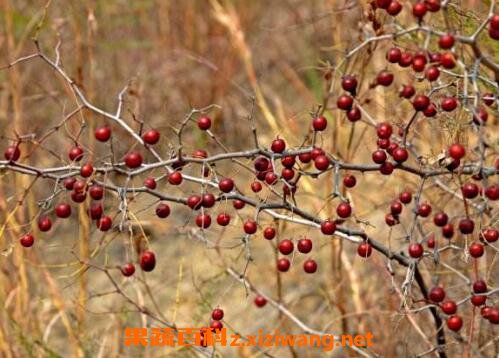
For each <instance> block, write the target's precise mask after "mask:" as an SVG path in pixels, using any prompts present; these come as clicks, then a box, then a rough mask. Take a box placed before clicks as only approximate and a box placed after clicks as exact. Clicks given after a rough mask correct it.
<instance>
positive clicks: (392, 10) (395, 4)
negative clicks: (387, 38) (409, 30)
mask: <svg viewBox="0 0 499 358" xmlns="http://www.w3.org/2000/svg"><path fill="white" fill-rule="evenodd" d="M401 11H402V4H401V3H400V2H399V1H397V0H392V1H391V2H390V5H389V6H388V8H387V9H386V12H387V13H388V14H389V15H391V16H397V15H398V14H400V12H401Z"/></svg>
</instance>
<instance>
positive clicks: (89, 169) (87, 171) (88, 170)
mask: <svg viewBox="0 0 499 358" xmlns="http://www.w3.org/2000/svg"><path fill="white" fill-rule="evenodd" d="M93 172H94V167H93V166H92V164H90V163H87V164H85V165H83V166H82V167H81V168H80V175H81V176H82V177H84V178H88V177H89V176H91V175H92V173H93Z"/></svg>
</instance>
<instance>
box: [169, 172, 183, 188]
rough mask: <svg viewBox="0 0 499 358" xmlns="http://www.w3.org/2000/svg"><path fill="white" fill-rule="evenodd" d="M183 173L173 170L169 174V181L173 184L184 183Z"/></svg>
mask: <svg viewBox="0 0 499 358" xmlns="http://www.w3.org/2000/svg"><path fill="white" fill-rule="evenodd" d="M182 180H183V178H182V173H181V172H173V173H170V174H169V175H168V183H170V184H171V185H180V183H182Z"/></svg>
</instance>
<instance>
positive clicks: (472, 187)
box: [461, 182, 478, 199]
mask: <svg viewBox="0 0 499 358" xmlns="http://www.w3.org/2000/svg"><path fill="white" fill-rule="evenodd" d="M461 192H462V193H463V196H464V197H465V198H467V199H473V198H476V197H477V196H478V185H476V184H475V183H471V182H468V183H464V184H463V186H462V187H461Z"/></svg>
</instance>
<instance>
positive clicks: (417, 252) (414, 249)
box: [408, 243, 424, 259]
mask: <svg viewBox="0 0 499 358" xmlns="http://www.w3.org/2000/svg"><path fill="white" fill-rule="evenodd" d="M408 251H409V255H410V256H411V257H413V258H415V259H417V258H420V257H421V256H423V252H424V249H423V245H421V244H419V243H412V244H410V245H409V250H408Z"/></svg>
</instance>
